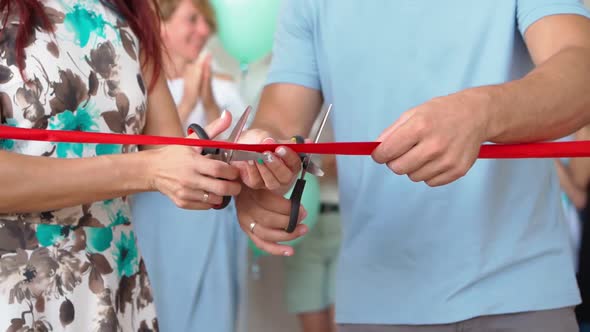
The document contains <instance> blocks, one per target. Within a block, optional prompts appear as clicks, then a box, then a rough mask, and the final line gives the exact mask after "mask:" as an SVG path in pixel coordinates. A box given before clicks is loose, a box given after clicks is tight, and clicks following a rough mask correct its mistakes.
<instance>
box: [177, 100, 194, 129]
mask: <svg viewBox="0 0 590 332" xmlns="http://www.w3.org/2000/svg"><path fill="white" fill-rule="evenodd" d="M194 108H195V104H194V103H191V102H188V101H185V100H182V101H181V102H180V104H178V106H177V109H178V118H179V119H180V123H182V124H183V123H186V121H187V119H188V116H189V115H190V114H191V112H193V111H194Z"/></svg>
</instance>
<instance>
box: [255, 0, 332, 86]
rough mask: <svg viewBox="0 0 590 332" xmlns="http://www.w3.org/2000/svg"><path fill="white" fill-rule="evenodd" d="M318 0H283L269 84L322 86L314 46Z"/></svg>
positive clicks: (268, 79)
mask: <svg viewBox="0 0 590 332" xmlns="http://www.w3.org/2000/svg"><path fill="white" fill-rule="evenodd" d="M314 2H315V0H282V3H281V9H280V14H279V19H278V22H277V28H276V32H275V39H274V44H273V51H272V62H271V65H270V69H269V73H268V78H267V84H271V83H292V84H297V85H302V86H305V87H308V88H311V89H320V79H319V73H318V67H317V60H316V50H315V47H314V25H315V14H314V6H315V5H314Z"/></svg>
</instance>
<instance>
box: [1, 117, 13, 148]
mask: <svg viewBox="0 0 590 332" xmlns="http://www.w3.org/2000/svg"><path fill="white" fill-rule="evenodd" d="M6 125H7V126H10V127H16V120H15V119H12V118H11V119H6ZM13 148H14V140H13V139H8V138H6V139H0V149H2V150H7V151H10V150H12V149H13Z"/></svg>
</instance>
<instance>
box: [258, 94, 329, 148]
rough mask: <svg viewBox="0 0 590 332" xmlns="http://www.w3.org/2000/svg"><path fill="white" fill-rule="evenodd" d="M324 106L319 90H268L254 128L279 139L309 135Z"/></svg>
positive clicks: (261, 101) (264, 95) (261, 100)
mask: <svg viewBox="0 0 590 332" xmlns="http://www.w3.org/2000/svg"><path fill="white" fill-rule="evenodd" d="M321 105H322V96H321V94H320V93H319V91H317V90H312V89H308V88H305V87H301V86H296V85H291V84H273V85H270V86H267V87H266V88H265V89H264V91H263V93H262V96H261V99H260V105H259V107H258V111H257V113H256V117H255V118H254V122H253V123H252V126H251V128H257V129H262V130H265V131H268V132H269V133H271V134H272V135H273V138H275V139H283V140H284V139H289V138H290V137H293V136H295V135H303V136H306V135H308V133H309V131H310V130H311V127H312V126H313V122H314V120H315V118H316V117H317V115H318V113H319V111H320V108H321Z"/></svg>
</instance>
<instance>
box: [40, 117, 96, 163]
mask: <svg viewBox="0 0 590 332" xmlns="http://www.w3.org/2000/svg"><path fill="white" fill-rule="evenodd" d="M49 129H51V130H80V131H98V125H97V124H96V122H95V118H94V117H93V116H92V114H91V111H90V110H89V109H88V107H78V109H77V110H76V111H75V112H72V111H70V110H67V111H64V112H62V113H59V114H57V115H55V116H53V117H51V119H50V120H49ZM56 145H57V150H56V153H57V156H58V157H59V158H67V157H82V153H83V152H84V144H82V143H57V144H56Z"/></svg>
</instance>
